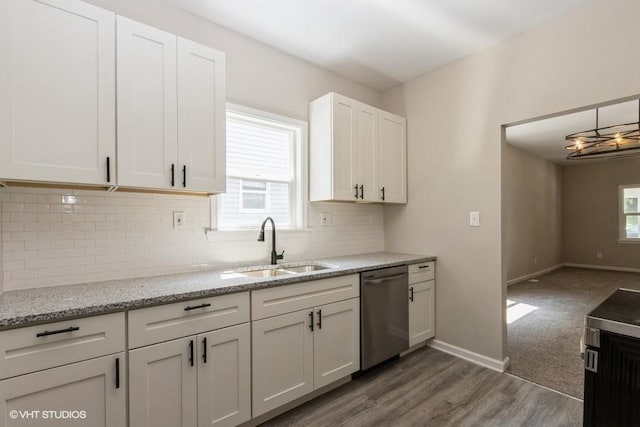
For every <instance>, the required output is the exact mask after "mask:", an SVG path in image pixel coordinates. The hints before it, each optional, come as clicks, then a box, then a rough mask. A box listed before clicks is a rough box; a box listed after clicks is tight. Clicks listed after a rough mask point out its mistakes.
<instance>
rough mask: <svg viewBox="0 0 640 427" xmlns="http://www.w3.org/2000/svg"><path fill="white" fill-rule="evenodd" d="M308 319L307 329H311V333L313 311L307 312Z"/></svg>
mask: <svg viewBox="0 0 640 427" xmlns="http://www.w3.org/2000/svg"><path fill="white" fill-rule="evenodd" d="M309 319H310V322H309V329H311V332H313V310H311V311H310V312H309Z"/></svg>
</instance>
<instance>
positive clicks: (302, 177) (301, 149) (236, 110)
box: [207, 103, 309, 233]
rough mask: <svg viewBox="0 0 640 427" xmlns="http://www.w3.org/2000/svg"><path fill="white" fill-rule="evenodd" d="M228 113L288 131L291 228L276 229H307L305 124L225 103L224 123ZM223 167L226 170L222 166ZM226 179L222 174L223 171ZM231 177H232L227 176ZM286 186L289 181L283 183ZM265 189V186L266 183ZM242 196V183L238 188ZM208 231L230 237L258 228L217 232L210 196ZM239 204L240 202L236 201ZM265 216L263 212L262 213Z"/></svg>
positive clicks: (215, 198) (213, 198)
mask: <svg viewBox="0 0 640 427" xmlns="http://www.w3.org/2000/svg"><path fill="white" fill-rule="evenodd" d="M228 113H231V114H234V115H237V116H245V117H247V118H248V119H250V120H255V121H258V122H263V123H266V124H272V125H275V126H274V127H281V128H283V129H286V130H288V131H291V132H292V134H293V135H294V138H293V147H292V155H291V162H292V163H293V165H292V169H293V177H292V179H291V181H290V182H291V188H290V191H289V206H290V209H291V211H290V215H291V224H290V225H289V226H284V225H280V224H277V225H278V230H303V229H306V228H307V201H308V178H307V177H308V161H307V158H308V149H309V147H308V124H307V122H306V121H303V120H298V119H294V118H291V117H287V116H282V115H280V114H275V113H271V112H268V111H264V110H259V109H256V108H251V107H247V106H244V105H239V104H234V103H227V104H226V111H225V120H226V117H227V114H228ZM225 167H226V166H225ZM225 176H226V171H225ZM231 176H233V177H235V176H234V175H231ZM236 178H239V179H241V180H242V179H247V180H252V179H253V180H256V181H259V180H261V179H260V178H258V177H244V176H238V177H236ZM264 180H265V181H278V180H277V179H269V180H267V179H264ZM287 182H289V181H287ZM267 186H269V182H267ZM240 194H241V195H242V183H241V187H240ZM209 199H210V228H209V229H208V230H207V232H215V233H220V232H224V233H231V232H243V231H246V232H252V233H253V232H255V230H258V228H259V227H260V224H255V226H251V227H224V228H220V225H219V219H220V209H221V203H219V202H218V199H219V195H212V196H210V198H209ZM240 203H242V201H240ZM265 212H266V211H265Z"/></svg>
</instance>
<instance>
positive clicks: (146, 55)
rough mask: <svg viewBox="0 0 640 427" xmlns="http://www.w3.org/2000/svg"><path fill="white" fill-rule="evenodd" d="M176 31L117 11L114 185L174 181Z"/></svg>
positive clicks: (164, 184) (160, 184) (156, 185)
mask: <svg viewBox="0 0 640 427" xmlns="http://www.w3.org/2000/svg"><path fill="white" fill-rule="evenodd" d="M176 84H177V83H176V36H174V35H173V34H169V33H166V32H164V31H160V30H158V29H156V28H153V27H149V26H147V25H144V24H140V23H138V22H135V21H132V20H130V19H127V18H123V17H121V16H118V185H122V186H130V187H140V188H161V189H163V188H164V189H170V188H172V185H171V184H172V176H171V172H172V165H173V169H174V179H173V182H174V185H175V186H177V185H178V178H177V175H178V170H177V168H178V165H177V156H178V151H177V150H178V145H177V144H178V133H177V132H178V131H177V100H176V87H177V86H176Z"/></svg>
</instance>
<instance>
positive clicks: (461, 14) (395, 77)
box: [163, 0, 590, 90]
mask: <svg viewBox="0 0 640 427" xmlns="http://www.w3.org/2000/svg"><path fill="white" fill-rule="evenodd" d="M163 1H165V2H167V3H171V4H173V5H175V6H176V7H179V8H181V9H183V10H185V11H188V12H190V13H192V14H194V15H197V16H200V17H202V18H204V19H207V20H209V21H212V22H214V23H216V24H219V25H222V26H224V27H227V28H229V29H231V30H233V31H236V32H239V33H242V34H245V35H247V36H249V37H252V38H254V39H256V40H259V41H261V42H263V43H266V44H268V45H271V46H273V47H275V48H278V49H280V50H283V51H285V52H288V53H290V54H292V55H294V56H297V57H299V58H302V59H305V60H307V61H309V62H311V63H314V64H316V65H319V66H321V67H324V68H327V69H329V70H332V71H335V72H336V73H338V74H341V75H344V76H346V77H348V78H350V79H352V80H355V81H358V82H360V83H363V84H365V85H367V86H369V87H372V88H375V89H378V90H385V89H389V88H391V87H393V86H396V85H397V84H399V83H403V82H406V81H408V80H411V79H413V78H415V77H417V76H419V75H421V74H423V73H425V72H427V71H430V70H433V69H434V68H437V67H440V66H442V65H444V64H447V63H449V62H452V61H454V60H456V59H458V58H461V57H463V56H466V55H469V54H471V53H473V52H475V51H478V50H480V49H482V48H484V47H487V46H489V45H492V44H494V43H496V42H498V41H500V40H503V39H506V38H508V37H510V36H512V35H514V34H517V33H520V32H523V31H526V30H528V29H530V28H533V27H535V26H537V25H540V24H542V23H544V22H547V21H550V20H553V19H555V18H557V17H559V16H561V15H563V14H566V13H568V12H569V11H571V10H573V9H576V8H578V7H580V6H583V5H585V4H587V3H588V2H589V1H590V0H518V1H514V0H482V1H478V0H268V1H266V0H163Z"/></svg>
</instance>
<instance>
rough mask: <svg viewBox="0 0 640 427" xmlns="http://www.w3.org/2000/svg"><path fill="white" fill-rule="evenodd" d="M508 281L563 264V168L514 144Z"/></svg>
mask: <svg viewBox="0 0 640 427" xmlns="http://www.w3.org/2000/svg"><path fill="white" fill-rule="evenodd" d="M503 159H504V163H503V165H502V168H503V171H502V173H503V176H504V181H505V182H504V185H503V189H504V193H503V199H504V204H505V215H504V217H503V218H502V221H503V222H506V230H505V236H504V238H505V242H506V248H505V249H504V251H505V257H504V260H503V261H504V262H505V264H506V269H507V281H511V280H515V279H518V278H520V277H523V276H526V275H529V274H533V273H536V272H539V271H541V270H544V269H547V268H550V267H554V266H557V265H559V264H561V263H562V205H563V191H562V176H563V169H564V168H563V167H561V166H558V165H556V164H554V163H551V162H549V161H546V160H544V159H542V158H540V157H536V156H534V155H532V154H530V153H527V152H526V151H523V150H521V149H519V148H517V147H514V146H513V145H509V144H507V145H505V148H504V157H503Z"/></svg>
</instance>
